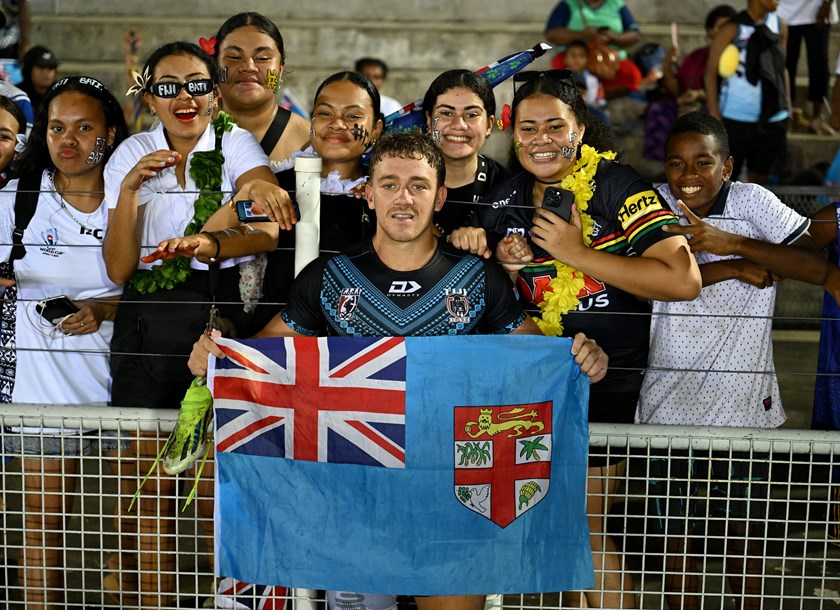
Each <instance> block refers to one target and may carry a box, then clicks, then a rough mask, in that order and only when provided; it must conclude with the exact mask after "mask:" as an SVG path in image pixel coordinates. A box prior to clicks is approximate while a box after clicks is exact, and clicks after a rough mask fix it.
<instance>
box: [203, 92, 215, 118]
mask: <svg viewBox="0 0 840 610" xmlns="http://www.w3.org/2000/svg"><path fill="white" fill-rule="evenodd" d="M211 114H213V94H212V93H211V94H210V95H209V97H208V99H207V109H206V110H205V111H204V116H210V115H211Z"/></svg>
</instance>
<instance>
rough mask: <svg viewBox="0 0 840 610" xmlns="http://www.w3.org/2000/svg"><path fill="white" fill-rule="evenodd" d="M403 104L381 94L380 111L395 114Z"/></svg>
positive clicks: (384, 113) (386, 114) (385, 113)
mask: <svg viewBox="0 0 840 610" xmlns="http://www.w3.org/2000/svg"><path fill="white" fill-rule="evenodd" d="M402 108H403V105H402V104H400V103H399V102H398V101H397V100H395V99H394V98H392V97H388V96H387V95H382V94H380V95H379V111H380V112H381V113H382V114H383V115H385V116H388V115H389V114H393V113H395V112H397V111H398V110H402Z"/></svg>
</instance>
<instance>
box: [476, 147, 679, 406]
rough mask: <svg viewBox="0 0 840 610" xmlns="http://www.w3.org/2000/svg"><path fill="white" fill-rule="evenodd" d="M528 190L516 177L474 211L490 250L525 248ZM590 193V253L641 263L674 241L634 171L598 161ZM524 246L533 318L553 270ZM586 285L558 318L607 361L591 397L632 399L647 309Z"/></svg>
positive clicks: (530, 206)
mask: <svg viewBox="0 0 840 610" xmlns="http://www.w3.org/2000/svg"><path fill="white" fill-rule="evenodd" d="M533 186H534V177H533V176H532V175H531V174H528V173H527V172H522V173H520V174H517V175H516V176H513V177H512V178H510V179H508V180H507V181H505V182H504V184H502V185H501V186H500V187H499V188H497V189H496V190H495V191H494V192H493V193H492V194H491V195H490V196H489V197H488V198H487V199H486V201H487V202H489V205H483V206H479V208H478V209H477V210H476V212H475V214H474V215H473V218H472V219H471V224H473V225H474V226H478V227H483V228H484V229H485V230H486V231H487V241H488V242H489V243H490V244H491V246H492V247H493V248H495V245H496V244H497V243H498V242H499V240H501V239H502V238H504V237H505V236H506V235H509V234H511V233H518V234H519V235H522V236H523V237H528V238H529V241H530V236H531V228H532V227H533V217H534V202H533V198H532V193H533ZM593 189H594V192H593V195H592V199H591V200H590V202H589V210H588V211H589V213H590V215H591V216H592V219H593V220H594V221H595V228H594V231H593V234H592V246H591V247H592V248H595V249H597V250H604V251H605V252H609V253H611V254H616V255H618V256H639V255H640V254H642V253H643V252H644V251H645V250H646V249H647V248H649V247H650V246H652V245H653V244H655V243H657V242H659V241H661V240H663V239H668V238H670V237H673V235H674V234H671V233H665V232H664V231H662V227H663V226H664V225H666V224H672V223H676V222H677V218H676V216H674V214H673V213H672V212H671V210H670V209H669V208H668V207H667V206H664V205H663V204H662V202H661V201H660V200H659V197H658V195H657V193H656V192H655V191H654V190H653V187H652V185H651V184H650V183H649V182H646V181H645V180H643V179H642V178H641V177H640V176H639V175H638V174H637V173H636V172H635V171H634V170H633V169H632V168H630V167H627V166H626V165H620V164H618V163H614V162H612V161H608V160H602V161H601V162H600V163H599V165H598V171H597V172H596V173H595V178H594V180H593ZM530 243H531V248H532V249H533V251H534V261H533V262H532V263H530V264H529V265H527V266H525V267H524V268H523V269H521V270H520V271H519V277H518V282H517V284H518V287H519V292H520V294H521V295H522V298H523V299H524V300H525V301H526V302H527V303H530V304H531V306H530V307H528V309H529V311H533V313H535V314H536V315H538V312H539V310H538V308H537V307H536V304H537V303H540V302H542V301H543V294H544V292H545V291H546V290H547V289H548V288H549V282H551V280H552V279H554V278H555V277H556V275H557V270H556V269H555V267H554V264H553V259H552V257H551V255H550V254H548V253H547V252H546V251H545V250H543V249H542V248H540V247H539V246H538V245H536V244H534V243H533V242H530ZM584 280H585V285H584V287H583V289H581V291H580V293H579V294H578V298H579V299H580V304H579V305H578V309H577V311H576V312H570V313H569V314H567V315H566V316H564V319H563V326H564V329H565V330H564V334H566V335H567V336H572V335H574V333H576V332H583V333H585V334H586V336H587V337H589V338H591V339H594V340H595V341H597V343H598V345H600V346H601V348H603V349H604V351H606V352H607V354H609V357H610V369H609V371H608V372H607V376H606V377H605V378H604V380H603V381H601V382H600V383H598V385H597V386H593V392H605V391H614V392H623V391H638V390H639V389H640V387H641V383H642V373H641V371H642V370H644V368H645V367H646V366H647V353H648V335H649V329H650V312H651V308H650V304H649V303H648V302H647V301H643V300H639V299H637V298H636V297H635V296H633V295H632V294H630V293H628V292H625V291H623V290H620V289H618V288H616V287H615V286H611V285H609V284H605V283H604V282H601V281H599V280H598V279H597V278H593V277H589V276H584Z"/></svg>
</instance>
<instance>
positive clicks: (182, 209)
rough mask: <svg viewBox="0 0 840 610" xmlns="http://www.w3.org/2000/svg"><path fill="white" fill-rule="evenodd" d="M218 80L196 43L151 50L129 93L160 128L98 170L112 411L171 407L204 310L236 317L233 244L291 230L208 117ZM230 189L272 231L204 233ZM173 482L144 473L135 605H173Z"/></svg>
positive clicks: (279, 205) (263, 177) (145, 457)
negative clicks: (105, 218)
mask: <svg viewBox="0 0 840 610" xmlns="http://www.w3.org/2000/svg"><path fill="white" fill-rule="evenodd" d="M217 74H218V72H217V68H216V65H215V63H214V61H213V58H212V57H210V56H209V55H207V53H205V52H204V51H203V50H202V49H201V48H199V47H198V46H197V45H195V44H192V43H188V42H173V43H169V44H166V45H164V46H162V47H160V48H159V49H157V50H156V51H154V52H153V53H152V55H151V56H150V57H149V59H148V60H147V62H146V66H145V69H144V71H143V76H138V77H137V80H138V84H137V86H136V88H133V90H134V91H135V92H138V93H142V94H143V97H144V101H145V103H146V104H147V105H148V106H149V108H150V109H151V111H152V113H153V114H155V115H157V118H158V120H159V121H160V124H159V125H158V126H157V127H156V128H155V129H153V130H152V131H149V132H144V133H140V134H136V135H134V136H132V137H130V138H129V139H128V140H126V141H125V142H124V143H123V145H122V146H121V147H120V148H119V149H118V150H117V151H116V152H115V153H114V156H113V157H112V158H111V160H110V161H109V163H108V166H107V167H106V169H105V200H106V202H107V204H108V208H109V211H110V217H109V225H108V232H107V234H106V236H105V241H104V254H105V263H106V265H107V270H108V275H109V277H110V278H111V279H112V280H113V281H114V282H115V283H117V284H120V285H123V284H125V285H126V286H125V293H124V294H125V301H124V302H123V305H122V306H121V307H120V308H119V309H118V311H117V317H116V324H115V331H114V339H113V342H112V346H111V348H112V359H111V367H112V372H113V375H114V383H113V389H112V393H111V402H112V404H115V405H120V406H137V407H152V408H175V407H178V403H179V400H180V398H181V397H182V396H184V392H185V391H186V389H187V388H188V386H189V385H190V382H191V381H192V376H191V375H190V373H189V370H188V369H187V368H186V366H184V364H185V363H186V359H185V358H184V359H181V358H178V357H177V356H180V355H183V354H187V353H189V351H190V347H191V345H192V343H193V342H194V341H195V337H196V336H198V335H199V334H200V333H201V332H202V330H204V328H205V327H206V325H207V324H208V322H209V321H210V320H211V318H213V317H214V313H215V310H211V306H210V303H211V302H219V303H224V304H220V305H219V310H218V312H219V313H220V314H221V315H222V316H224V317H225V318H227V319H231V318H235V317H236V316H237V315H239V314H241V312H242V306H241V304H240V305H238V306H237V305H236V303H239V302H241V298H240V291H239V269H238V264H237V263H238V262H239V261H238V259H236V258H231V257H236V256H237V255H238V253H237V251H236V250H237V248H238V247H239V244H240V243H242V244H245V243H247V247H248V248H251V249H252V251H260V250H263V251H265V250H270V249H273V248H274V244H275V243H276V239H277V234H276V232H277V227H278V226H280V227H281V228H286V229H291V226H292V224H293V208H292V206H291V202H290V201H289V198H288V195H287V194H286V192H285V191H283V190H282V189H280V188H279V187H278V186H277V181H276V180H275V178H274V175H273V174H272V173H271V170H270V168H269V163H268V158H267V157H266V155H265V153H263V152H262V150H261V149H260V147H259V143H258V142H257V141H256V139H255V138H254V137H253V136H252V135H251V134H250V133H248V132H247V131H245V130H244V129H240V128H238V127H236V126H235V125H233V124H232V121H231V120H230V117H229V116H228V115H226V114H224V113H220V115H219V116H218V117H217V118H216V119H215V120H212V121H211V115H212V113H213V110H214V108H215V104H216V100H217V98H218V91H217V87H216V84H217V82H218V77H217ZM232 192H237V194H236V196H235V197H234V199H251V200H254V201H256V202H258V203H260V204H262V205H263V206H265V207H268V205H269V202H271V205H272V206H273V208H272V209H275V210H277V214H278V218H277V220H278V223H276V224H275V223H264V224H265V225H266V226H265V227H261V229H263V230H266V231H268V232H266V233H264V232H262V230H261V231H256V230H253V229H251V228H250V227H236V228H235V230H234V229H232V230H231V231H230V232H232V233H235V234H236V235H237V236H239V237H240V238H241V239H240V240H237V239H229V238H228V237H229V236H222V235H216V234H215V233H209V232H207V231H209V230H211V229H212V228H213V227H212V223H211V224H207V221H208V219H209V218H210V216H211V215H212V214H213V213H214V212H215V211H216V210H218V208H219V204H220V203H221V201H222V199H223V193H228V194H229V193H232ZM224 196H228V195H224ZM272 230H273V234H272ZM201 231H204V232H201ZM185 234H187V235H192V240H191V241H190V242H189V243H185V244H182V246H181V249H186V250H188V251H189V252H190V254H191V256H190V257H180V256H174V253H173V252H170V251H169V250H159V249H157V248H156V246H157V244H158V243H159V242H161V241H162V240H165V239H167V238H169V237H171V236H172V235H185ZM220 237H221V238H222V240H223V241H220ZM234 237H235V236H234ZM255 244H256V245H255ZM222 246H224V250H225V255H226V256H227V257H229V258H228V260H225V261H224V262H222V263H221V264H220V265H215V264H211V265H210V266H208V264H207V263H215V262H217V259H218V258H219V257H220V250H221V248H222ZM173 250H174V248H173ZM143 255H145V256H143ZM141 256H143V258H142V259H141ZM140 354H142V355H140ZM161 440H162V439H158V438H149V439H146V440H141V441H140V442H139V443H138V445H139V446H138V453H139V455H140V458H141V461H140V468H141V471H142V472H146V471H148V469H149V468H150V465H151V463H152V460H153V458H154V457H155V456H156V455H157V454H158V451H159V449H160V447H159V442H160V441H161ZM176 484H177V479H174V478H170V477H150V478H149V480H148V483H147V484H146V486H145V487H144V488H143V490H142V495H141V496H140V502H139V504H140V531H141V532H152V531H154V532H156V535H155V536H150V537H149V538H148V540H153V543H151V544H146V545H145V546H144V547H142V548H141V551H140V555H139V567H140V574H141V582H140V589H141V600H140V602H141V606H142V607H144V608H152V607H153V608H158V607H160V606H162V605H166V604H167V603H169V602H170V601H172V599H171V592H172V591H173V588H174V578H175V555H174V548H175V532H174V525H175V521H174V519H169V518H161V516H162V515H170V514H171V515H172V516H173V517H174V510H175V488H176Z"/></svg>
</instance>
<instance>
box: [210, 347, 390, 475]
mask: <svg viewBox="0 0 840 610" xmlns="http://www.w3.org/2000/svg"><path fill="white" fill-rule="evenodd" d="M218 343H219V346H220V347H221V349H222V351H223V352H224V353H225V356H226V358H224V359H221V360H219V361H217V362H216V366H215V373H214V374H213V378H212V384H213V385H212V390H213V397H214V405H215V417H216V450H217V451H220V452H225V451H227V452H236V453H246V454H249V455H263V456H273V457H286V458H293V459H296V460H311V461H318V462H341V463H353V464H365V465H370V466H385V467H389V468H404V467H405V361H406V357H405V342H404V340H403V339H402V338H399V337H387V338H375V337H371V338H367V339H359V338H352V339H351V338H346V337H328V338H314V337H305V338H295V339H291V338H287V339H262V340H256V341H245V342H233V341H226V340H224V339H220V340H218Z"/></svg>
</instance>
